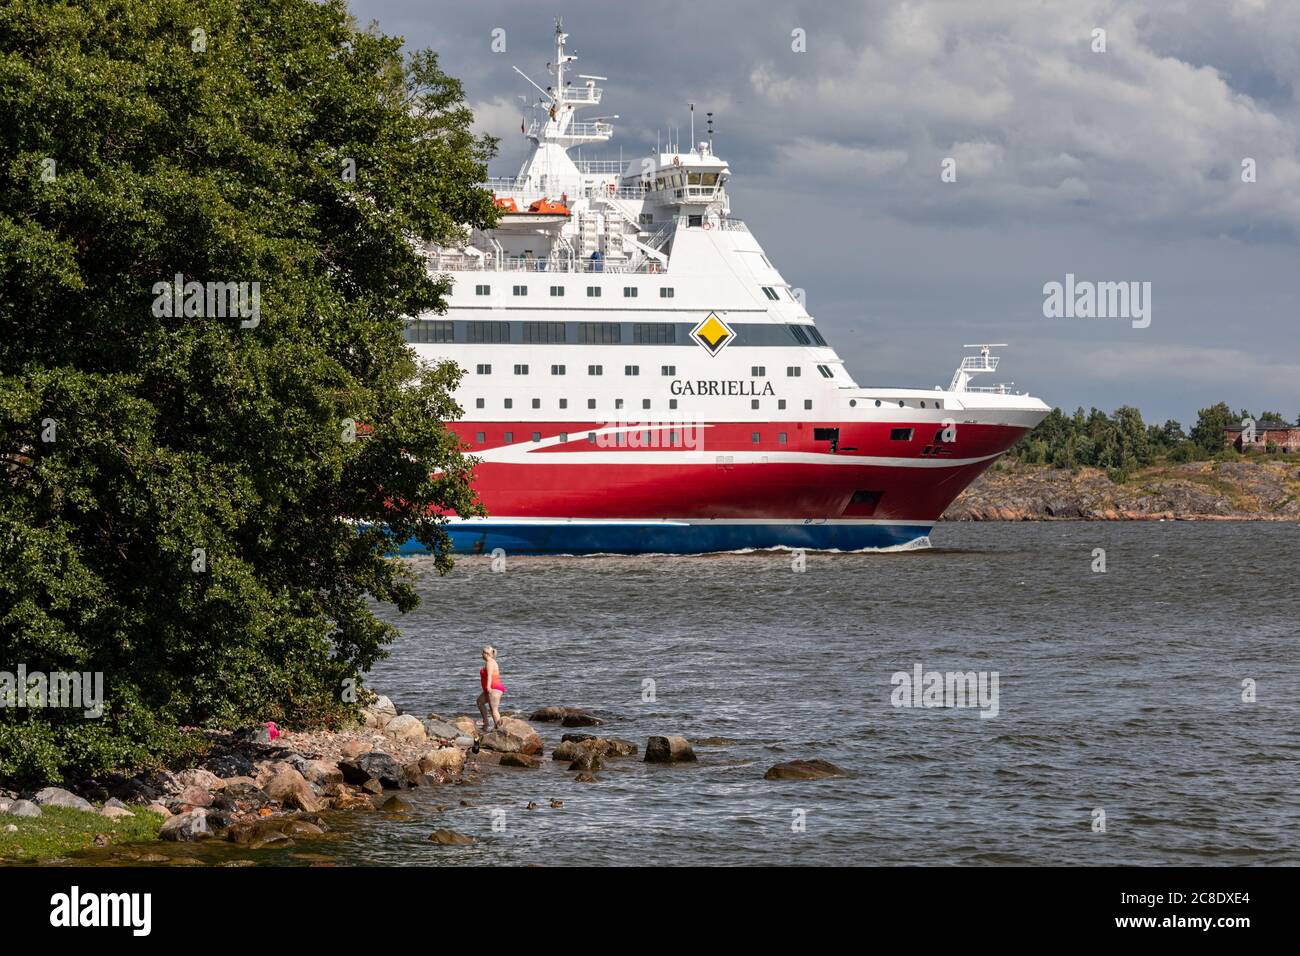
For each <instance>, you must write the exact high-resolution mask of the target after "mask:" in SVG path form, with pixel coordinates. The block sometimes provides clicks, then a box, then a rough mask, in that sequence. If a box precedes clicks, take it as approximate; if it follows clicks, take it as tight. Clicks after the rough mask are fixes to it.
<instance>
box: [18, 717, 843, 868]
mask: <svg viewBox="0 0 1300 956" xmlns="http://www.w3.org/2000/svg"><path fill="white" fill-rule="evenodd" d="M530 721H531V723H530ZM532 723H538V724H556V725H558V726H559V728H560V729H561V730H562V731H563V730H564V729H565V728H584V729H583V730H569V732H565V733H563V734H562V737H561V739H560V741H559V743H558V744H556V745H555V746H554V747H553V748H552V750H551V759H552V760H555V761H559V762H563V763H567V765H568V768H567V769H568V770H569V771H571V772H572V773H573V774H574V777H573V779H574V781H575V782H577V783H594V782H598V780H599V778H598V777H597V776H596V775H597V774H598V773H599V772H600V771H601V770H603V769H605V768H606V766H607V764H608V762H609V761H612V760H618V759H628V758H634V757H636V756H637V755H638V753H640V752H641V748H640V747H639V746H638V745H637V744H636V743H634V742H632V741H630V740H625V739H622V738H619V737H605V736H600V735H599V734H598V733H595V732H593V731H594V728H596V727H598V726H599V725H600V724H601V723H602V721H601V719H600V718H598V717H596V716H595V715H594V714H592V713H591V712H590V711H586V710H582V709H579V708H571V707H543V708H540V709H539V710H536V711H534V712H533V713H532V714H531V715H530V716H529V718H528V719H527V720H525V719H524V718H523V716H522V715H521V714H512V715H509V716H503V718H502V722H501V726H500V727H499V728H494V729H493V730H491V731H490V732H488V733H483V732H482V730H481V728H480V727H479V725H478V723H477V722H476V721H475V720H474V719H473V718H471V717H469V716H466V715H460V716H457V717H453V718H450V719H444V718H442V717H440V716H438V715H437V714H430V715H428V716H426V717H418V716H416V715H414V714H408V713H401V712H399V710H398V708H397V707H395V706H394V705H393V703H392V701H390V700H389V699H388V698H387V697H382V696H381V697H379V698H377V699H376V701H375V702H374V703H373V704H372V705H370V706H368V707H366V708H364V709H363V710H362V725H361V726H359V727H357V728H355V729H352V730H342V731H304V732H296V731H283V732H281V731H279V730H278V728H275V727H274V725H267V727H264V728H261V729H259V730H246V731H241V732H236V733H232V732H218V731H210V732H208V737H209V740H210V746H209V748H208V750H207V752H206V753H205V754H204V755H203V757H202V759H200V760H199V761H198V762H197V765H196V766H194V767H190V768H187V769H184V770H179V771H173V770H163V771H153V772H147V773H141V774H137V775H136V776H132V777H127V776H123V775H118V776H113V777H110V778H106V779H101V780H96V781H86V782H83V783H80V784H77V785H75V786H74V787H73V789H72V790H68V789H64V788H60V787H46V788H43V789H41V790H38V791H35V792H30V793H27V794H24V795H20V794H18V793H13V792H8V791H0V829H8V831H9V832H10V833H13V832H15V831H18V830H19V829H20V827H21V824H22V821H23V820H24V818H26V819H32V818H39V817H41V816H42V814H43V812H44V810H43V808H48V807H63V808H68V809H71V810H76V811H80V812H83V813H86V814H97V815H98V816H100V817H102V818H105V819H107V820H117V819H121V818H123V817H134V816H136V815H137V814H138V813H140V812H141V811H144V812H147V813H152V814H156V815H157V817H158V818H159V819H160V820H161V821H162V822H161V826H160V828H159V829H158V834H157V835H158V838H159V839H161V840H165V841H173V842H179V843H190V842H199V841H208V840H225V841H229V842H230V843H233V844H237V845H239V846H241V847H244V848H247V849H250V850H257V849H261V848H263V847H268V846H289V845H292V844H293V842H294V841H295V840H298V839H310V838H312V837H318V836H321V835H323V834H324V833H326V832H327V831H328V830H329V828H330V814H332V813H335V812H346V811H353V810H359V809H362V810H385V809H395V808H396V809H405V808H407V807H406V805H405V802H404V801H402V800H401V798H400V797H399V796H398V795H397V794H398V792H399V791H402V790H409V789H412V788H416V787H431V786H445V785H450V784H465V783H469V782H471V781H474V780H475V779H476V778H477V777H478V775H479V773H480V772H481V771H482V769H483V768H484V767H489V766H499V767H504V768H516V769H523V770H529V769H538V768H540V767H541V760H542V758H543V756H544V753H545V750H546V748H545V745H544V743H543V740H542V737H541V735H540V734H539V733H538V732H537V730H535V729H534V727H533V726H532ZM642 759H643V760H644V761H645V762H647V763H679V764H693V763H695V762H697V759H698V758H697V757H696V754H695V752H694V749H693V748H692V746H691V744H690V742H689V741H687V740H686V739H685V738H684V737H680V736H651V737H649V738H648V740H647V741H646V743H645V747H644V756H643V758H642ZM795 763H805V764H807V766H803V767H796V768H794V769H793V770H790V769H788V768H787V769H783V766H784V765H781V766H778V767H774V768H772V770H770V771H769V772H768V775H767V779H815V778H817V777H818V776H836V775H843V772H842V771H839V769H838V768H834V767H833V765H830V764H826V763H825V762H824V761H812V762H798V761H796V762H795ZM823 764H824V767H822V766H819V765H823ZM827 767H829V768H832V772H825V768H827ZM810 768H812V770H810ZM814 771H815V772H814ZM74 790H75V791H76V792H74ZM97 804H98V805H97ZM557 804H562V801H552V805H553V806H554V805H557ZM534 807H535V804H530V806H529V807H528V809H533V808H534ZM429 839H430V840H431V841H433V842H435V843H441V844H446V845H461V844H465V843H472V842H474V841H473V837H469V836H466V835H464V834H459V833H456V832H455V831H452V830H437V831H435V832H433V833H432V834H430V836H429ZM108 842H110V838H109V837H108V836H107V835H104V840H103V841H101V840H100V838H99V837H98V836H97V837H96V839H95V842H94V845H97V846H104V845H107V844H108ZM133 858H134V859H136V860H137V861H139V862H146V863H148V862H165V861H167V858H165V857H161V856H157V855H150V854H147V853H146V854H144V855H143V856H140V855H138V854H137V855H136V856H135V857H133Z"/></svg>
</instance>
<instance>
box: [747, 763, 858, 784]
mask: <svg viewBox="0 0 1300 956" xmlns="http://www.w3.org/2000/svg"><path fill="white" fill-rule="evenodd" d="M847 776H848V774H847V773H845V772H844V771H843V770H841V769H840V768H839V767H837V766H835V764H833V763H831V762H830V761H829V760H822V759H821V758H814V759H813V760H789V761H786V762H785V763H779V764H777V765H776V766H775V767H772V768H771V769H770V770H768V772H767V773H765V774H763V779H764V780H824V779H825V778H827V777H847Z"/></svg>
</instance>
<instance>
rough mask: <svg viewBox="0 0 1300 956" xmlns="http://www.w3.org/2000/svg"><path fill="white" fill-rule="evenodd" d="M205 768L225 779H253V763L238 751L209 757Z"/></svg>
mask: <svg viewBox="0 0 1300 956" xmlns="http://www.w3.org/2000/svg"><path fill="white" fill-rule="evenodd" d="M203 768H204V769H205V770H208V771H211V773H212V775H213V776H216V777H221V778H223V779H224V778H227V777H251V776H252V775H253V762H252V761H251V760H249V759H248V758H247V757H245V756H244V755H243V754H241V753H239V752H237V751H232V752H231V753H227V754H221V755H219V756H216V757H209V758H208V759H207V760H205V761H203ZM123 799H126V798H123Z"/></svg>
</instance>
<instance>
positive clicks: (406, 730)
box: [384, 714, 428, 742]
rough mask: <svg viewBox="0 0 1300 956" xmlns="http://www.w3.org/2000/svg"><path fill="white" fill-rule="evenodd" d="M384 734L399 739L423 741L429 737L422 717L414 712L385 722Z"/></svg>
mask: <svg viewBox="0 0 1300 956" xmlns="http://www.w3.org/2000/svg"><path fill="white" fill-rule="evenodd" d="M384 736H385V737H391V738H393V740H398V741H413V742H414V741H421V740H425V739H427V738H428V734H426V733H425V730H424V724H422V723H420V718H418V717H415V716H413V715H412V714H402V715H401V716H400V717H394V718H392V719H391V720H389V721H388V723H386V724H384Z"/></svg>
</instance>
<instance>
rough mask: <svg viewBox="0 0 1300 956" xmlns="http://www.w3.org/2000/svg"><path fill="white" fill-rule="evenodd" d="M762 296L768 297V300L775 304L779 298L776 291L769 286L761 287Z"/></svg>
mask: <svg viewBox="0 0 1300 956" xmlns="http://www.w3.org/2000/svg"><path fill="white" fill-rule="evenodd" d="M763 295H765V296H767V297H768V298H769V299H771V300H772V301H773V302H776V301H777V300H778V299H779V298H780V297H779V296H778V295H777V294H776V290H775V289H773V288H772V287H771V286H768V285H765V286H763Z"/></svg>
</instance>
